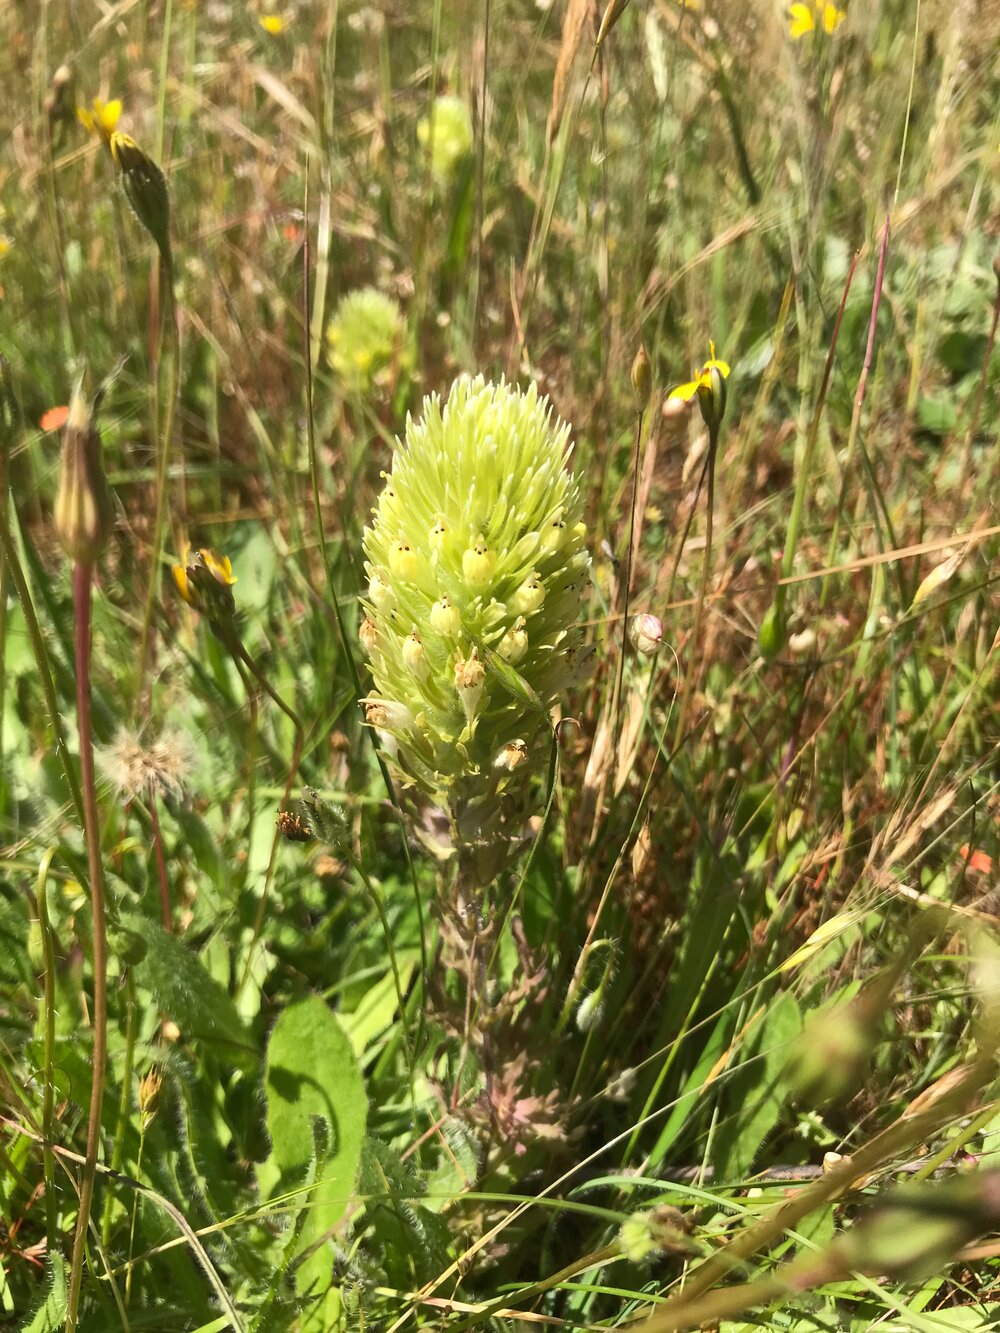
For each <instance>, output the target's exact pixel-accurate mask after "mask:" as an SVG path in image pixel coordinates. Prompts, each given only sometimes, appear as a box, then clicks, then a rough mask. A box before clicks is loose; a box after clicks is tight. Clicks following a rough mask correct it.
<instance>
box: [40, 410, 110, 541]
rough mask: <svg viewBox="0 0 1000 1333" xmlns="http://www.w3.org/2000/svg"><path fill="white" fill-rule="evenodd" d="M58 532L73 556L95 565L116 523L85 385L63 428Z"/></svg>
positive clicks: (98, 439) (57, 501) (55, 515)
mask: <svg viewBox="0 0 1000 1333" xmlns="http://www.w3.org/2000/svg"><path fill="white" fill-rule="evenodd" d="M53 517H54V519H55V528H56V533H57V534H58V537H59V540H60V542H61V543H62V548H63V550H64V551H65V552H66V554H67V555H68V556H69V558H70V559H71V560H73V561H74V562H76V563H77V564H81V565H92V564H93V563H94V562H95V561H96V560H97V559H98V557H99V556H100V554H101V552H102V551H103V550H104V548H105V546H106V545H107V543H108V538H109V537H110V536H111V533H112V531H113V529H114V526H115V509H114V500H113V498H112V494H111V490H110V488H109V486H108V481H107V477H106V476H105V475H104V466H103V464H102V462H101V437H100V435H99V434H98V433H97V428H96V426H95V425H94V417H93V413H92V412H91V409H90V407H89V406H88V404H87V402H86V399H85V398H84V397H83V393H82V391H81V388H80V386H79V385H78V386H77V387H76V389H75V390H74V391H73V398H72V401H71V402H70V408H69V416H68V417H67V418H66V426H65V429H64V430H63V443H62V455H61V458H60V462H59V489H58V490H57V492H56V503H55V511H54V515H53Z"/></svg>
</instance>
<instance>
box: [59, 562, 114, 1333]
mask: <svg viewBox="0 0 1000 1333" xmlns="http://www.w3.org/2000/svg"><path fill="white" fill-rule="evenodd" d="M93 572H94V567H93V565H91V564H89V563H84V562H81V561H77V562H76V563H75V564H74V566H73V606H74V611H75V616H76V644H75V652H76V717H77V730H78V733H79V741H80V779H81V783H80V785H81V788H82V793H83V815H84V834H85V837H86V842H87V873H88V878H89V880H90V906H91V916H92V918H93V921H92V927H91V929H92V937H93V969H94V999H93V1011H92V1023H93V1029H94V1045H93V1051H92V1054H91V1079H90V1112H89V1115H88V1117H87V1146H86V1153H85V1156H84V1163H83V1175H82V1178H81V1181H80V1208H79V1211H78V1213H77V1217H76V1234H75V1236H74V1238H73V1258H72V1263H71V1268H70V1280H69V1297H68V1301H67V1306H66V1330H67V1333H71V1331H72V1330H73V1329H75V1328H76V1327H77V1312H78V1310H79V1306H80V1283H81V1280H82V1277H83V1262H84V1253H85V1251H86V1247H87V1227H88V1226H89V1224H90V1211H91V1206H92V1204H93V1201H94V1180H95V1177H96V1175H97V1152H98V1148H99V1147H100V1133H101V1108H102V1106H103V1103H104V1075H105V1070H106V1067H107V1058H108V939H107V922H106V920H105V905H104V866H103V863H102V861H101V831H100V824H99V821H98V812H97V788H96V785H95V782H94V742H93V733H92V729H91V716H90V595H91V585H92V582H93Z"/></svg>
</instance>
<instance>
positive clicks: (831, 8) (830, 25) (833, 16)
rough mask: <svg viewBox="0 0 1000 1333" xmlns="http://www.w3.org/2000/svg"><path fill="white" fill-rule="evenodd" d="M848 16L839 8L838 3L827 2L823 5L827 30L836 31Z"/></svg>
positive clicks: (824, 26) (824, 24) (825, 28)
mask: <svg viewBox="0 0 1000 1333" xmlns="http://www.w3.org/2000/svg"><path fill="white" fill-rule="evenodd" d="M846 18H847V15H846V14H845V13H844V11H843V10H842V9H838V8H837V6H836V5H829V4H827V5H824V6H823V29H824V31H825V32H828V33H833V32H836V31H837V29H838V28H839V27H840V25H841V24H842V23H843V21H844V19H846Z"/></svg>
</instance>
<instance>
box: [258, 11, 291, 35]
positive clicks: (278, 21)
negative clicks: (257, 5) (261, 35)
mask: <svg viewBox="0 0 1000 1333" xmlns="http://www.w3.org/2000/svg"><path fill="white" fill-rule="evenodd" d="M257 22H258V23H259V24H260V26H261V27H262V28H263V29H264V31H265V32H267V33H270V34H271V36H272V37H277V35H278V33H279V32H284V30H285V20H284V19H283V18H282V17H281V15H280V14H261V16H260V18H259V19H258V20H257Z"/></svg>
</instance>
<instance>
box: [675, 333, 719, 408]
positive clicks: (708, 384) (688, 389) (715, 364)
mask: <svg viewBox="0 0 1000 1333" xmlns="http://www.w3.org/2000/svg"><path fill="white" fill-rule="evenodd" d="M708 350H709V358H708V360H707V361H706V362H705V364H704V365H703V366H702V368H701V370H700V371H699V372H698V374H697V375H696V377H695V378H694V379H693V380H689V381H688V383H687V384H678V385H677V388H676V389H671V390H670V393H669V395H668V396H669V397H670V398H673V399H679V400H680V401H681V402H682V403H689V402H690V401H691V399H692V398H694V397H695V396H696V395H697V394H698V391H699V390H700V389H708V390H709V392H711V389H712V371H713V369H714V370H717V371H718V372H719V374H720V375H721V376H722V378H723V379H728V378H729V363H728V362H726V361H719V360H717V359H716V356H715V343H714V342H712V341H711V339H710V340H709V343H708Z"/></svg>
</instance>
